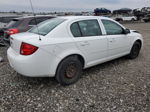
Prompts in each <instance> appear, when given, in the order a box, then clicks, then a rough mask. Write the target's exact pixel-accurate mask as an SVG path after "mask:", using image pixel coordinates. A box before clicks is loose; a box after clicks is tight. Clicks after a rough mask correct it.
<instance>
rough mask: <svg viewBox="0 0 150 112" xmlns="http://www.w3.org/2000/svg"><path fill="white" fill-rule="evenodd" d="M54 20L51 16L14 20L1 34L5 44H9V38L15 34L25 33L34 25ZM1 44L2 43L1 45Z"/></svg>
mask: <svg viewBox="0 0 150 112" xmlns="http://www.w3.org/2000/svg"><path fill="white" fill-rule="evenodd" d="M51 18H54V17H53V16H26V17H20V18H15V19H13V20H12V21H10V22H9V24H8V25H7V26H6V27H5V28H3V29H2V30H1V34H3V36H4V40H5V42H8V43H9V36H10V35H12V34H16V33H21V32H26V31H28V30H29V29H31V28H32V27H33V26H35V25H36V24H39V23H40V22H43V21H45V20H48V19H51ZM1 44H3V43H1Z"/></svg>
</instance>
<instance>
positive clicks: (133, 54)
mask: <svg viewBox="0 0 150 112" xmlns="http://www.w3.org/2000/svg"><path fill="white" fill-rule="evenodd" d="M140 49H141V44H140V42H137V41H136V42H135V43H134V45H133V47H132V49H131V51H130V54H129V55H128V56H127V57H128V58H129V59H135V58H137V57H138V55H139V53H140Z"/></svg>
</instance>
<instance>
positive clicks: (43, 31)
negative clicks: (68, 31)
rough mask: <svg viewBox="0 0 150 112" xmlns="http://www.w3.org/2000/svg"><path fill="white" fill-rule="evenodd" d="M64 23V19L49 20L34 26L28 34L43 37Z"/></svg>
mask: <svg viewBox="0 0 150 112" xmlns="http://www.w3.org/2000/svg"><path fill="white" fill-rule="evenodd" d="M64 21H65V19H60V18H54V19H50V20H47V21H44V22H42V23H40V24H38V25H37V26H34V27H33V28H32V29H31V30H29V32H31V33H36V34H39V35H43V36H45V35H47V34H48V33H49V32H51V31H52V30H53V29H54V28H56V27H57V26H58V25H59V24H61V23H63V22H64Z"/></svg>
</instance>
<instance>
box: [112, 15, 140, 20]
mask: <svg viewBox="0 0 150 112" xmlns="http://www.w3.org/2000/svg"><path fill="white" fill-rule="evenodd" d="M112 19H114V20H116V21H136V20H137V18H136V17H135V16H129V15H117V16H114V17H112Z"/></svg>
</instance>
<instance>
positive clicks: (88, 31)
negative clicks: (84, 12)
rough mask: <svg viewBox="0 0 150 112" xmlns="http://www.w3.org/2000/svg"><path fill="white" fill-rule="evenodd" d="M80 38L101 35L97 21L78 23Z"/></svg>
mask: <svg viewBox="0 0 150 112" xmlns="http://www.w3.org/2000/svg"><path fill="white" fill-rule="evenodd" d="M78 24H79V27H80V30H81V34H82V36H99V35H102V32H101V29H100V26H99V23H98V21H97V20H83V21H79V22H78Z"/></svg>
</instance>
